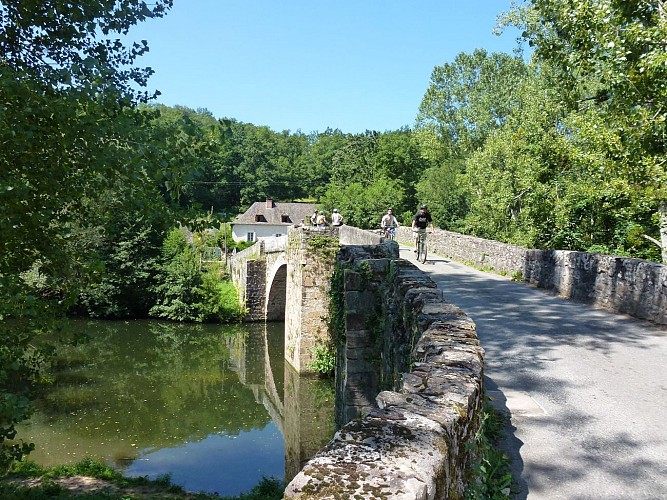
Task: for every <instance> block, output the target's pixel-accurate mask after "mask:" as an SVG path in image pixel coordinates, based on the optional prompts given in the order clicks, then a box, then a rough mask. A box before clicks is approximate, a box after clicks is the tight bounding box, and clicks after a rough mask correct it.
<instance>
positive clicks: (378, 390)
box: [284, 234, 483, 499]
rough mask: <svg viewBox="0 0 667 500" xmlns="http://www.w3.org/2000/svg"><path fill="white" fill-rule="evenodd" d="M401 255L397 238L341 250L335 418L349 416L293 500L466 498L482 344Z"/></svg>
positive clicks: (288, 494) (290, 489) (288, 493)
mask: <svg viewBox="0 0 667 500" xmlns="http://www.w3.org/2000/svg"><path fill="white" fill-rule="evenodd" d="M342 237H343V235H342V234H341V238H342ZM397 254H398V249H397V246H396V243H395V242H386V243H383V244H382V245H377V246H373V247H363V246H347V247H345V248H343V249H342V251H341V254H340V265H341V266H342V267H343V268H344V273H343V291H342V293H343V294H344V297H342V302H343V303H344V305H345V311H344V314H343V320H342V321H343V322H344V337H345V338H344V339H338V344H339V345H340V348H339V349H340V351H339V355H338V361H339V365H338V367H337V380H336V384H337V393H338V395H337V416H338V418H339V419H343V422H347V423H345V425H343V426H342V428H341V429H340V430H339V431H338V432H337V433H336V435H335V436H334V438H333V440H332V441H331V442H330V443H329V444H328V445H327V446H326V447H325V448H324V449H323V450H321V451H320V452H319V453H318V454H317V455H315V456H314V457H313V458H312V459H311V460H310V461H309V462H308V463H307V464H306V466H305V467H304V468H303V470H302V471H301V472H300V473H299V474H298V475H297V476H296V477H295V478H294V479H293V480H292V481H291V482H290V484H289V485H288V486H287V488H286V490H285V497H284V498H286V499H296V498H299V499H324V498H363V499H380V498H383V499H387V498H401V499H433V498H463V495H464V475H465V472H466V470H467V469H468V467H469V465H470V462H471V460H472V458H473V457H472V456H471V451H470V449H471V448H470V447H469V446H466V445H467V444H468V443H470V442H471V440H472V438H473V436H474V433H475V431H476V430H478V428H479V425H480V416H481V412H482V404H483V391H482V371H483V349H482V348H481V347H480V345H479V342H478V340H477V336H476V332H475V325H474V323H473V322H472V321H471V320H470V318H468V317H467V316H466V314H465V313H464V312H463V311H461V310H460V309H459V308H457V307H456V306H453V305H451V304H448V303H447V302H446V301H445V300H444V299H443V297H442V292H441V291H440V290H438V289H437V288H436V286H435V283H434V282H433V281H432V280H431V279H430V278H429V277H428V276H426V275H425V274H424V273H422V272H421V271H420V270H419V269H417V268H416V267H415V266H413V265H412V264H410V263H409V262H407V261H404V260H397V259H396V256H397ZM341 393H342V396H343V397H341ZM338 400H341V402H340V403H339V401H338ZM350 419H352V420H350Z"/></svg>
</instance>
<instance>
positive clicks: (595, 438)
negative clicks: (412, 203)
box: [400, 247, 667, 500]
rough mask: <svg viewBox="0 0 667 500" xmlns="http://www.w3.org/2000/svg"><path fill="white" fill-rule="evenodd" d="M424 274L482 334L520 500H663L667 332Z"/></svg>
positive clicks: (504, 285)
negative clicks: (504, 414) (505, 418)
mask: <svg viewBox="0 0 667 500" xmlns="http://www.w3.org/2000/svg"><path fill="white" fill-rule="evenodd" d="M400 253H401V257H403V258H406V259H409V260H411V261H413V262H414V256H413V253H412V250H411V249H409V248H407V247H401V251H400ZM418 265H419V267H420V268H422V269H423V270H425V271H427V272H428V273H429V274H430V276H431V278H432V279H433V280H434V281H436V283H437V284H438V287H439V288H440V289H442V290H443V293H444V295H445V298H446V300H447V301H448V302H451V303H454V304H456V305H458V306H459V307H461V308H462V309H463V310H465V311H466V313H467V314H468V315H469V316H470V317H471V318H472V319H473V320H474V321H475V323H476V324H477V332H478V335H479V338H480V341H481V343H482V346H483V347H484V349H485V351H486V355H485V375H486V380H485V383H486V388H487V391H489V392H490V393H491V394H495V396H497V398H498V401H497V402H498V403H499V404H501V405H502V404H504V405H505V407H506V408H507V409H508V410H509V412H510V414H511V423H510V424H509V426H508V427H509V429H508V438H507V441H506V442H505V443H504V446H505V447H506V449H507V451H508V453H509V454H510V456H511V457H512V459H513V469H514V470H513V472H514V477H515V478H516V479H517V482H518V486H519V488H520V492H519V494H518V495H517V498H519V499H528V500H541V499H549V500H553V499H567V500H574V499H667V366H666V363H667V356H666V354H667V329H663V328H658V327H655V326H653V325H652V324H651V323H647V322H644V321H639V320H635V319H632V318H629V317H627V316H623V315H618V314H612V313H609V312H606V311H602V310H599V309H595V308H592V307H590V306H587V305H583V304H579V303H575V302H571V301H568V300H564V299H561V298H558V297H555V296H553V295H550V294H549V293H547V292H545V291H543V290H537V289H534V288H531V287H528V286H526V285H523V284H519V283H514V282H511V281H509V280H508V279H507V278H503V277H501V276H496V275H493V274H488V273H482V272H479V271H476V270H474V269H472V268H469V267H466V266H463V265H461V264H457V263H454V262H450V261H448V260H446V259H444V258H442V257H438V256H432V258H430V259H429V260H428V261H427V262H426V264H423V265H422V264H418Z"/></svg>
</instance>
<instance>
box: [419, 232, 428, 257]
mask: <svg viewBox="0 0 667 500" xmlns="http://www.w3.org/2000/svg"><path fill="white" fill-rule="evenodd" d="M427 254H428V246H427V245H426V229H420V230H419V231H417V262H421V263H422V264H425V263H426V255H427Z"/></svg>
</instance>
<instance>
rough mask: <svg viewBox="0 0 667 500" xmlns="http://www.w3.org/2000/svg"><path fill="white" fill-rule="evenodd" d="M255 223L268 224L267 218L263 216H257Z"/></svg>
mask: <svg viewBox="0 0 667 500" xmlns="http://www.w3.org/2000/svg"><path fill="white" fill-rule="evenodd" d="M255 222H266V217H264V215H262V214H256V215H255Z"/></svg>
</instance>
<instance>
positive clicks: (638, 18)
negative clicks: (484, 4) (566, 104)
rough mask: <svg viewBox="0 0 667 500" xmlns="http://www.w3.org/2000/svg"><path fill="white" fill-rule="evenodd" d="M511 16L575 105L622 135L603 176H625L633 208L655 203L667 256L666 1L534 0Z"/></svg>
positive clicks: (657, 235)
mask: <svg viewBox="0 0 667 500" xmlns="http://www.w3.org/2000/svg"><path fill="white" fill-rule="evenodd" d="M505 21H506V22H510V23H511V22H513V23H515V24H517V25H518V26H520V27H521V28H522V29H523V32H524V36H525V37H526V38H527V39H528V41H529V42H530V43H531V44H532V45H533V46H534V48H535V54H536V57H537V58H538V59H539V60H541V61H546V62H548V63H550V64H551V65H553V67H554V68H557V69H558V70H560V83H561V85H562V87H563V88H577V89H579V90H580V94H581V97H580V98H579V99H578V100H577V101H576V102H574V103H572V104H573V108H575V110H577V111H580V112H582V113H587V112H589V111H593V112H595V113H597V114H600V116H602V117H603V121H602V123H603V124H604V126H605V128H609V129H610V131H611V133H612V134H613V135H614V136H616V137H618V139H619V142H618V143H617V146H618V148H616V149H615V150H614V151H608V150H607V151H604V150H602V151H600V154H608V159H609V160H610V161H609V162H606V165H605V169H606V170H607V173H606V175H607V176H608V177H610V178H614V179H625V180H627V181H628V183H627V187H628V188H630V190H631V197H632V199H633V200H634V210H637V211H642V210H643V207H645V206H650V207H651V208H652V210H653V213H654V215H653V222H652V224H651V227H644V230H645V231H646V234H644V236H645V237H646V238H650V239H652V240H654V241H656V242H659V243H660V245H661V248H662V260H663V261H664V262H667V191H666V189H667V188H666V186H667V151H666V148H667V130H666V127H667V109H666V107H665V105H664V103H665V102H667V84H666V83H665V82H667V51H666V50H665V40H667V13H666V12H665V6H664V3H663V2H662V1H661V0H647V1H641V2H620V1H617V0H593V1H590V2H569V1H564V0H532V1H531V2H529V3H528V4H526V5H525V6H522V7H520V8H518V9H516V10H514V11H513V12H511V13H509V14H508V15H507V16H506V18H505Z"/></svg>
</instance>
